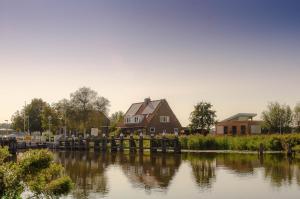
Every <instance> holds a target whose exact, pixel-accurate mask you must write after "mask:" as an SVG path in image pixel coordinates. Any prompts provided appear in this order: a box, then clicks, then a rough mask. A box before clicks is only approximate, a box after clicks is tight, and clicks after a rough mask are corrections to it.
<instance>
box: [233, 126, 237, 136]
mask: <svg viewBox="0 0 300 199" xmlns="http://www.w3.org/2000/svg"><path fill="white" fill-rule="evenodd" d="M236 133H237V128H236V126H232V135H236Z"/></svg>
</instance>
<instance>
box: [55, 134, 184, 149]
mask: <svg viewBox="0 0 300 199" xmlns="http://www.w3.org/2000/svg"><path fill="white" fill-rule="evenodd" d="M147 143H148V144H147ZM50 148H53V149H59V150H90V149H94V151H102V152H107V151H110V152H118V151H119V152H123V151H124V150H129V151H130V152H131V153H133V152H139V153H143V151H144V150H150V152H152V153H155V152H158V151H160V152H162V153H166V152H174V153H181V144H180V141H179V139H178V137H175V138H172V139H170V138H166V137H162V138H155V137H154V136H151V137H150V138H143V136H140V137H139V138H134V137H133V136H130V137H129V138H124V137H118V138H115V137H114V136H112V137H110V138H107V137H105V136H104V137H101V138H86V139H74V138H63V139H61V140H60V141H59V143H58V145H56V146H54V145H53V146H52V147H50Z"/></svg>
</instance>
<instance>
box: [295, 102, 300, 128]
mask: <svg viewBox="0 0 300 199" xmlns="http://www.w3.org/2000/svg"><path fill="white" fill-rule="evenodd" d="M294 118H295V127H296V129H295V130H296V132H298V133H300V103H298V104H297V105H296V106H295V108H294Z"/></svg>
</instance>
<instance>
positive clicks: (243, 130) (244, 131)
mask: <svg viewBox="0 0 300 199" xmlns="http://www.w3.org/2000/svg"><path fill="white" fill-rule="evenodd" d="M241 134H243V135H244V134H246V126H245V125H242V126H241Z"/></svg>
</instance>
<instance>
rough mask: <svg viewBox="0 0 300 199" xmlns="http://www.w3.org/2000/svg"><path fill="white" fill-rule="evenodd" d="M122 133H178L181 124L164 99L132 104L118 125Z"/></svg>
mask: <svg viewBox="0 0 300 199" xmlns="http://www.w3.org/2000/svg"><path fill="white" fill-rule="evenodd" d="M117 127H118V128H120V129H121V130H122V132H123V133H131V132H134V131H137V132H145V133H148V134H151V133H156V134H157V133H163V132H165V133H174V132H177V133H179V132H180V130H181V124H180V122H179V121H178V119H177V118H176V116H175V114H174V113H173V111H172V109H171V108H170V106H169V104H168V102H167V101H166V100H165V99H161V100H154V101H151V99H150V98H146V99H145V100H144V102H139V103H134V104H132V105H131V106H130V107H129V109H128V110H127V112H126V113H125V116H124V120H123V121H121V122H120V123H119V124H118V125H117Z"/></svg>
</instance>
